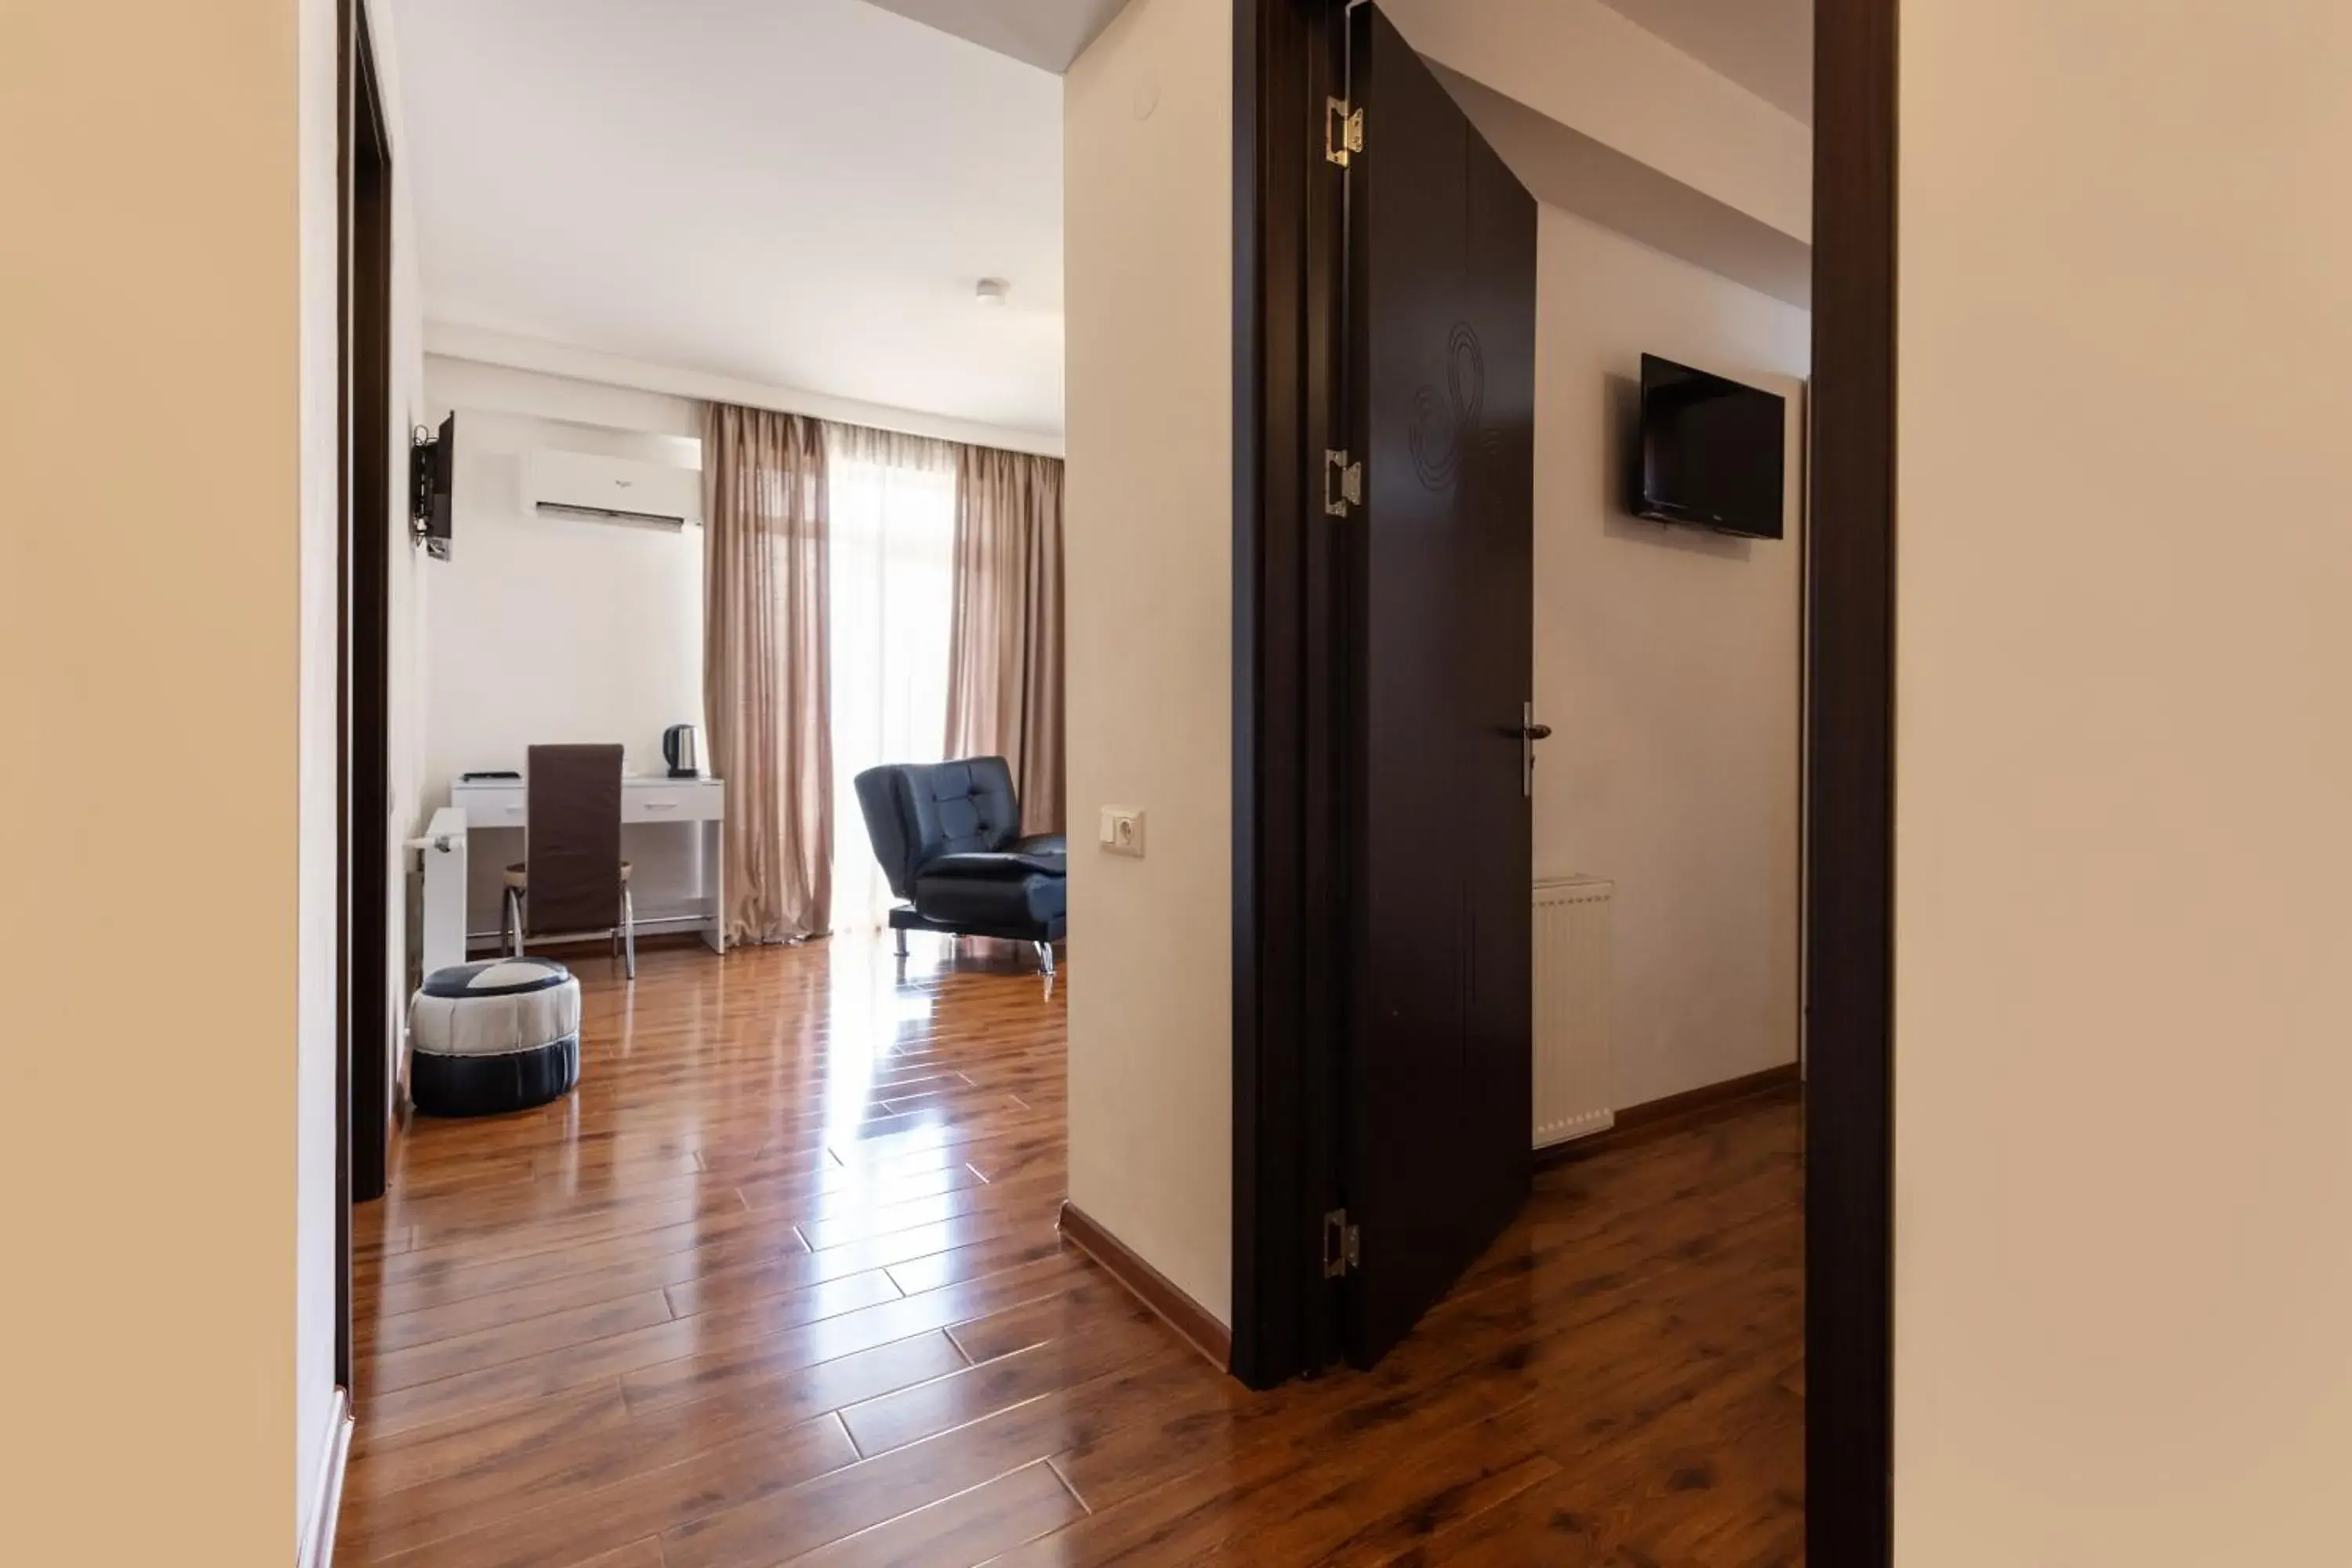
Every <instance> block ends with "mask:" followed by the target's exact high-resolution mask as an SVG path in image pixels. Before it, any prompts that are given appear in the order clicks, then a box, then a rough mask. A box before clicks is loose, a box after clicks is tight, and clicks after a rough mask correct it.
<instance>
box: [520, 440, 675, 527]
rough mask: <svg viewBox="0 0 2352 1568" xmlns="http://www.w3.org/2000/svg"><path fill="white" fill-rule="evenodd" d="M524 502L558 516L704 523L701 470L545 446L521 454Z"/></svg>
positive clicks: (659, 523)
mask: <svg viewBox="0 0 2352 1568" xmlns="http://www.w3.org/2000/svg"><path fill="white" fill-rule="evenodd" d="M522 503H523V505H525V506H527V507H529V508H530V509H531V510H533V511H537V512H540V513H542V514H548V515H552V516H557V517H588V518H596V519H599V520H601V521H607V522H626V523H635V524H638V525H640V526H643V527H649V528H667V529H673V530H675V529H680V528H684V527H685V526H686V525H687V524H688V523H689V522H700V521H702V474H701V472H700V470H698V469H695V468H669V467H667V466H666V465H663V464H660V463H638V462H632V461H630V460H629V459H628V458H599V457H596V456H594V455H593V454H591V453H587V452H564V451H557V450H553V449H548V448H542V449H541V450H539V451H535V452H525V453H524V454H523V455H522Z"/></svg>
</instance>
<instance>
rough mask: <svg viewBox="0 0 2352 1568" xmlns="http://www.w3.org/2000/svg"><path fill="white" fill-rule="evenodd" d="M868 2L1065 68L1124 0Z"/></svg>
mask: <svg viewBox="0 0 2352 1568" xmlns="http://www.w3.org/2000/svg"><path fill="white" fill-rule="evenodd" d="M873 4H875V5H880V6H882V7H883V8H885V9H886V10H891V11H896V12H898V14H899V15H900V16H912V17H913V18H915V20H917V21H918V22H928V23H929V24H930V25H931V26H934V27H944V28H946V29H947V30H948V31H949V32H950V33H953V34H955V35H956V36H957V37H960V38H970V39H971V41H972V42H973V43H975V44H980V45H982V46H984V47H988V48H992V49H994V50H995V51H996V52H997V53H998V54H1001V55H1011V56H1012V57H1013V58H1014V59H1017V60H1027V61H1028V62H1029V63H1030V64H1031V65H1033V66H1042V67H1044V68H1045V69H1047V70H1049V71H1066V70H1067V69H1069V68H1070V62H1071V61H1072V60H1074V59H1076V58H1078V55H1079V53H1080V51H1082V50H1083V49H1085V47H1087V45H1088V44H1091V43H1093V42H1094V41H1095V35H1096V34H1097V33H1099V32H1101V31H1102V30H1103V29H1104V28H1105V27H1107V26H1110V19H1111V18H1112V17H1113V16H1118V13H1119V11H1120V10H1121V8H1123V7H1124V6H1125V5H1126V4H1127V0H873Z"/></svg>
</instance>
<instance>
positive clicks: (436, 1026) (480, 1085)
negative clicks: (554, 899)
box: [408, 958, 580, 1116]
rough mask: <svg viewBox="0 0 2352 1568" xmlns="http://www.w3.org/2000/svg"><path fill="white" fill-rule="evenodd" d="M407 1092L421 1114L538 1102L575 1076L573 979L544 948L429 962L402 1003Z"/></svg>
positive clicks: (473, 1112)
mask: <svg viewBox="0 0 2352 1568" xmlns="http://www.w3.org/2000/svg"><path fill="white" fill-rule="evenodd" d="M408 1037H409V1042H410V1045H411V1046H412V1047H413V1048H414V1051H415V1055H414V1057H413V1058H412V1060H411V1062H410V1066H409V1074H408V1084H409V1098H410V1099H411V1100H414V1101H415V1106H416V1109H417V1110H421V1111H423V1112H425V1114H426V1115H428V1116H489V1115H494V1114H496V1113H497V1112H499V1111H502V1110H528V1109H529V1108H530V1107H531V1106H534V1105H544V1104H546V1103H547V1102H548V1101H549V1100H553V1099H555V1098H556V1097H557V1096H559V1095H562V1094H566V1093H569V1092H570V1091H571V1089H572V1085H574V1084H576V1083H578V1082H579V1081H580V982H578V981H577V980H574V979H573V978H572V972H571V971H570V970H568V969H566V968H564V967H563V965H562V964H560V963H550V962H549V961H548V960H546V959H544V958H493V959H489V960H487V961H486V962H484V963H460V964H457V965H455V966H453V967H451V968H448V969H436V970H435V971H434V972H433V973H431V974H429V975H427V976H425V984H424V987H423V988H422V989H421V990H419V991H418V992H417V993H416V994H415V996H414V997H412V998H411V999H410V1001H409V1004H408Z"/></svg>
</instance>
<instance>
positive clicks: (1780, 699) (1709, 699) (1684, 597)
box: [1535, 206, 1811, 1106]
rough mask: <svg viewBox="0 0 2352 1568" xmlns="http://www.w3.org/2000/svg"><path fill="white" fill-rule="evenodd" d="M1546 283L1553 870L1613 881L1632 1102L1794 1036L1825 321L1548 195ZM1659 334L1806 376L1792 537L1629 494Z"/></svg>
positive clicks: (1542, 672) (1539, 566)
mask: <svg viewBox="0 0 2352 1568" xmlns="http://www.w3.org/2000/svg"><path fill="white" fill-rule="evenodd" d="M1536 305H1537V310H1536V316H1537V321H1536V332H1537V358H1536V556H1535V626H1536V676H1535V683H1536V715H1537V717H1538V719H1540V720H1542V721H1544V722H1545V723H1548V724H1549V725H1551V726H1552V728H1553V731H1554V735H1553V738H1552V739H1551V740H1549V741H1547V742H1544V743H1543V745H1542V746H1541V747H1540V748H1539V749H1538V755H1539V756H1540V758H1541V761H1540V763H1538V767H1537V769H1536V800H1535V862H1536V874H1537V875H1538V876H1539V877H1549V876H1565V875H1568V874H1570V873H1572V872H1589V873H1591V874H1592V875H1594V876H1601V877H1607V878H1610V879H1612V880H1613V881H1615V883H1616V884H1617V890H1616V898H1615V903H1614V909H1613V915H1614V921H1615V932H1616V973H1617V989H1616V994H1615V997H1614V1009H1613V1017H1614V1020H1615V1034H1616V1047H1617V1089H1616V1099H1615V1103H1616V1104H1617V1105H1619V1106H1627V1105H1637V1104H1640V1103H1642V1102H1643V1101H1644V1100H1657V1099H1660V1098H1663V1097H1664V1096H1666V1095H1670V1094H1678V1093H1681V1092H1682V1091H1684V1090H1685V1089H1697V1088H1701V1087H1703V1086H1705V1085H1707V1084H1711V1083H1719V1082H1721V1081H1723V1080H1724V1079H1731V1078H1738V1077H1739V1076H1741V1075H1742V1074H1745V1073H1751V1072H1759V1071H1762V1070H1763V1069H1765V1068H1770V1067H1774V1066H1777V1065H1779V1064H1780V1063H1784V1062H1789V1061H1793V1060H1794V1059H1795V1058H1796V1055H1797V1030H1798V979H1797V968H1798V922H1799V913H1800V910H1799V889H1798V849H1799V842H1800V839H1799V820H1798V817H1799V783H1800V779H1799V768H1800V759H1799V752H1800V749H1801V717H1802V715H1801V707H1800V701H1801V694H1800V675H1801V638H1802V613H1803V598H1802V595H1803V545H1802V528H1803V525H1802V507H1801V500H1802V494H1803V490H1802V483H1801V479H1802V465H1801V460H1800V459H1801V455H1802V448H1801V442H1802V423H1803V422H1802V410H1803V402H1802V397H1803V387H1802V384H1801V380H1800V379H1799V378H1801V376H1802V375H1803V374H1804V373H1805V369H1806V365H1807V363H1808V359H1809V356H1810V352H1811V351H1810V346H1809V343H1808V331H1809V325H1808V321H1809V319H1808V317H1807V315H1806V313H1805V312H1804V311H1803V310H1799V309H1797V308H1796V307H1795V306H1792V305H1788V304H1784V303H1782V302H1781V301H1780V300H1775V299H1772V298H1770V297H1769V296H1767V295H1763V294H1759V293H1757V292H1755V291H1754V290H1753V289H1745V288H1742V287H1741V286H1739V285H1738V284H1737V283H1733V282H1730V281H1728V280H1727V279H1723V278H1719V277H1717V276H1716V275H1715V274H1713V273H1709V272H1704V271H1701V270H1700V269H1698V268H1696V267H1693V266H1691V265H1689V264H1688V263H1686V262H1683V261H1678V260H1676V259H1675V258H1672V257H1668V256H1665V255H1662V254H1661V253H1659V252H1657V251H1654V250H1651V249H1648V248H1646V247H1643V246H1640V245H1637V244H1635V243H1634V242H1633V241H1632V240H1630V239H1627V238H1625V237H1622V236H1621V235H1617V234H1612V233H1611V232H1609V231H1608V230H1606V229H1603V228H1599V227H1596V226H1593V225H1591V224H1590V223H1587V222H1585V221H1584V220H1583V219H1581V218H1579V217H1576V216H1572V215H1570V214H1568V213H1564V212H1560V211H1559V210H1558V209H1556V208H1553V207H1549V206H1547V207H1544V208H1542V209H1541V226H1540V228H1539V230H1538V271H1537V297H1536ZM1644 352H1647V353H1658V354H1664V355H1665V356H1666V357H1667V358H1669V359H1674V360H1679V361H1681V362H1682V363H1685V364H1694V365H1697V366H1700V367H1702V368H1704V369H1707V370H1712V371H1715V372H1717V374H1723V375H1728V376H1731V377H1734V378H1735V379H1738V380H1741V381H1745V382H1748V384H1751V385H1759V386H1764V387H1766V388H1768V389H1769V390H1771V391H1775V392H1779V393H1780V394H1781V395H1783V396H1785V397H1787V398H1788V399H1789V416H1790V418H1789V443H1790V450H1789V482H1788V498H1787V502H1786V516H1787V519H1788V528H1789V536H1788V537H1787V538H1786V539H1782V540H1778V541H1770V540H1746V539H1731V538H1727V537H1725V536H1723V535H1720V534H1715V533H1709V532H1706V531H1702V530H1698V529H1693V528H1670V527H1667V526H1665V525H1664V524H1661V523H1654V522H1642V521H1636V520H1635V519H1634V518H1633V516H1632V514H1631V513H1630V512H1629V511H1628V510H1626V506H1625V499H1626V498H1625V479H1624V470H1625V466H1626V457H1625V455H1626V452H1627V451H1628V449H1629V447H1631V445H1632V443H1633V440H1634V432H1635V430H1636V429H1637V427H1638V417H1639V411H1640V377H1641V359H1642V355H1643V353H1644Z"/></svg>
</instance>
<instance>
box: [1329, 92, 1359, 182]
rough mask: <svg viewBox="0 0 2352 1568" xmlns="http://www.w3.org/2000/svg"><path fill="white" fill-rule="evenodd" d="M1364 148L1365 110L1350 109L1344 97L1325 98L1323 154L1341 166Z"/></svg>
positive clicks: (1330, 161) (1344, 166) (1345, 164)
mask: <svg viewBox="0 0 2352 1568" xmlns="http://www.w3.org/2000/svg"><path fill="white" fill-rule="evenodd" d="M1363 150H1364V111H1363V110H1360V109H1349V107H1348V100H1346V99H1344V98H1330V99H1326V100H1323V156H1324V158H1325V160H1326V161H1328V162H1329V163H1337V164H1339V167H1341V168H1343V169H1344V168H1346V167H1347V166H1348V160H1349V158H1350V157H1351V156H1353V155H1354V154H1356V153H1360V152H1362V151H1363Z"/></svg>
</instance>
